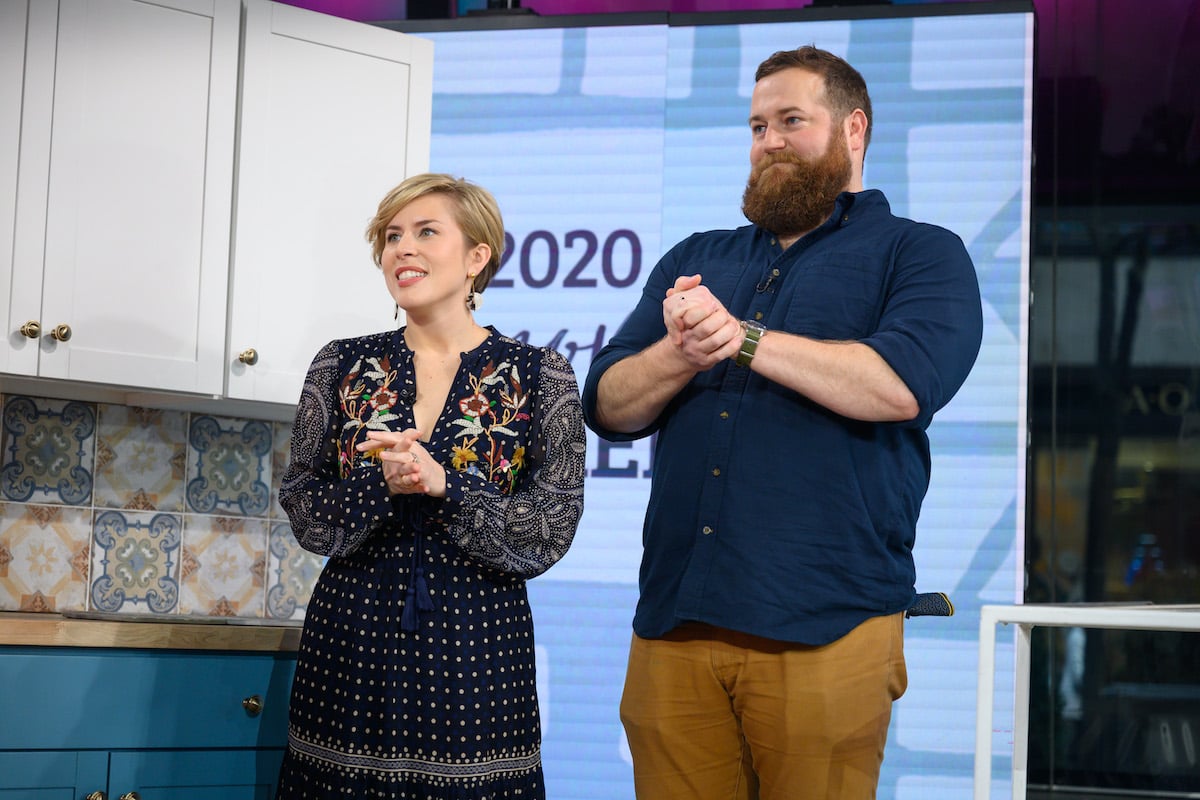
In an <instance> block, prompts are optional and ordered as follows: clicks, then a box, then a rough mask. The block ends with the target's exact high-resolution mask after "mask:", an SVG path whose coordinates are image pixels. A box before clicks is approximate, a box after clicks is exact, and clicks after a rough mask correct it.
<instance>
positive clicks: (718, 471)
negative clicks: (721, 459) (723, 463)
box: [713, 467, 721, 478]
mask: <svg viewBox="0 0 1200 800" xmlns="http://www.w3.org/2000/svg"><path fill="white" fill-rule="evenodd" d="M720 475H721V468H720V467H713V477H714V478H717V477H720Z"/></svg>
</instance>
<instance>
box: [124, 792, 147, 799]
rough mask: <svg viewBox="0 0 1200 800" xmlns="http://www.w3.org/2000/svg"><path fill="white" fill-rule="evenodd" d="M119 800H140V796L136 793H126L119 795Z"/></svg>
mask: <svg viewBox="0 0 1200 800" xmlns="http://www.w3.org/2000/svg"><path fill="white" fill-rule="evenodd" d="M120 800H142V796H141V795H140V794H138V793H137V792H126V793H125V794H123V795H121V797H120Z"/></svg>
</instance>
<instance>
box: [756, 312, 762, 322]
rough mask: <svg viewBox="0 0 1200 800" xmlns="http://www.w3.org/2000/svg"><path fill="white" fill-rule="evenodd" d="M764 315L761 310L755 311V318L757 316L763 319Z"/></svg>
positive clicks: (758, 318)
mask: <svg viewBox="0 0 1200 800" xmlns="http://www.w3.org/2000/svg"><path fill="white" fill-rule="evenodd" d="M762 317H763V313H762V312H761V311H755V312H754V318H755V319H757V320H761V319H762Z"/></svg>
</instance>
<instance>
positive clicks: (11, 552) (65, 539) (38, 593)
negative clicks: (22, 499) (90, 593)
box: [0, 503, 92, 611]
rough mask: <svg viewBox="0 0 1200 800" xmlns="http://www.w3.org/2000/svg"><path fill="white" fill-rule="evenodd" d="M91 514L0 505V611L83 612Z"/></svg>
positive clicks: (65, 508)
mask: <svg viewBox="0 0 1200 800" xmlns="http://www.w3.org/2000/svg"><path fill="white" fill-rule="evenodd" d="M91 533H92V511H91V509H87V508H72V507H70V506H39V505H33V504H31V503H30V504H26V503H0V609H2V610H5V611H66V610H68V609H71V610H83V609H85V608H87V571H88V561H89V558H90V554H89V544H90V542H91Z"/></svg>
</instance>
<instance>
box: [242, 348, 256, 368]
mask: <svg viewBox="0 0 1200 800" xmlns="http://www.w3.org/2000/svg"><path fill="white" fill-rule="evenodd" d="M238 361H240V362H242V363H243V364H249V365H251V366H253V365H255V364H257V363H258V351H257V350H255V349H254V348H253V347H248V348H246V349H245V350H243V351H242V352H240V353H238Z"/></svg>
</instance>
